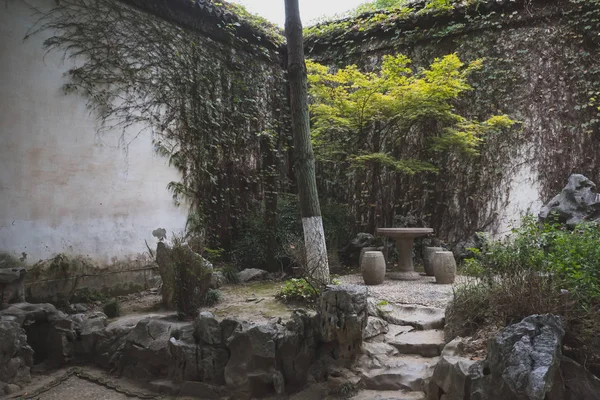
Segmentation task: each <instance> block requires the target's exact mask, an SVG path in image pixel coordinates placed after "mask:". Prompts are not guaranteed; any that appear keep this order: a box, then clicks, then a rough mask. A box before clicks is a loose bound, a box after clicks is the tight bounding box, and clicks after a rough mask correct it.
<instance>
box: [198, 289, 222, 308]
mask: <svg viewBox="0 0 600 400" xmlns="http://www.w3.org/2000/svg"><path fill="white" fill-rule="evenodd" d="M221 297H222V294H221V292H220V291H219V290H216V289H208V292H206V294H204V296H202V297H201V298H200V305H202V306H205V307H212V306H214V305H215V304H217V303H219V302H220V301H221Z"/></svg>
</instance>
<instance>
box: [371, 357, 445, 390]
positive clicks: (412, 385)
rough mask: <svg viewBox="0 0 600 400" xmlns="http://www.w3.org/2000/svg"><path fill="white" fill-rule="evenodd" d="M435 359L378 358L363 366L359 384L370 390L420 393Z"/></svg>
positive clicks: (431, 371)
mask: <svg viewBox="0 0 600 400" xmlns="http://www.w3.org/2000/svg"><path fill="white" fill-rule="evenodd" d="M436 362H437V358H423V357H417V356H400V357H393V356H387V357H385V356H379V357H376V358H375V359H371V360H370V363H369V364H368V365H365V364H363V366H362V367H363V368H362V369H361V370H360V377H361V384H362V385H364V388H365V389H370V390H405V391H420V390H422V383H423V381H424V380H426V379H429V378H430V377H431V376H432V374H433V369H434V367H435V364H436Z"/></svg>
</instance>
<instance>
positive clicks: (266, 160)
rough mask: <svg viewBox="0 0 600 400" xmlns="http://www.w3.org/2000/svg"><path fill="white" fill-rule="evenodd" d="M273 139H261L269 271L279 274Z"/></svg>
mask: <svg viewBox="0 0 600 400" xmlns="http://www.w3.org/2000/svg"><path fill="white" fill-rule="evenodd" d="M273 151H274V150H273V143H272V142H271V138H270V137H268V136H265V137H263V138H262V139H261V152H262V158H263V160H262V161H263V165H262V169H263V171H262V173H263V182H264V196H265V200H264V201H265V215H264V217H265V225H266V226H267V227H270V228H271V229H268V230H267V254H266V259H267V271H269V272H278V271H279V268H278V265H277V259H276V252H277V230H276V229H275V227H276V226H277V173H276V171H275V169H276V167H277V166H276V161H275V154H274V152H273Z"/></svg>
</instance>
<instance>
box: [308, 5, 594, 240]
mask: <svg viewBox="0 0 600 400" xmlns="http://www.w3.org/2000/svg"><path fill="white" fill-rule="evenodd" d="M416 8H418V6H417V7H416ZM599 26H600V2H598V1H595V0H587V1H586V0H555V1H514V2H513V1H511V2H495V1H489V2H488V1H478V2H468V5H464V4H463V5H456V6H455V7H454V8H453V9H452V10H447V11H445V12H438V13H423V12H419V11H418V10H417V9H415V10H413V11H412V12H410V13H401V12H395V13H394V12H387V13H386V12H384V13H380V14H368V15H363V16H361V17H359V18H358V19H355V20H351V19H350V20H344V21H341V22H334V23H330V24H326V25H321V26H318V27H315V28H311V29H309V30H308V31H307V34H308V35H307V40H306V47H307V50H308V56H309V57H311V58H313V59H315V60H316V61H319V62H321V63H325V64H328V65H331V66H343V65H348V64H357V65H359V66H360V67H361V68H364V69H367V70H370V69H374V68H376V67H377V66H378V65H379V64H380V62H381V59H382V56H383V55H385V54H397V53H403V54H406V55H408V56H409V57H410V58H411V59H412V60H413V67H414V68H418V67H419V66H427V65H429V64H430V63H431V62H432V61H433V60H434V58H436V57H440V56H443V55H446V54H449V53H453V52H456V53H457V54H458V55H459V57H460V58H461V59H463V60H464V61H472V60H475V59H478V58H483V59H484V61H483V68H482V69H481V70H478V71H476V72H475V73H473V75H472V77H471V85H472V86H473V87H474V90H473V91H472V92H471V93H469V94H468V95H466V96H463V98H462V100H461V101H460V102H459V103H458V104H456V107H457V109H458V110H459V111H460V112H461V114H462V115H465V116H468V117H471V118H479V119H481V120H483V119H485V118H487V117H489V115H492V114H494V113H506V114H508V115H509V116H510V117H511V118H513V119H516V120H519V121H520V122H521V125H520V129H514V130H512V131H511V132H510V133H508V134H503V135H501V136H493V137H488V138H487V140H486V143H485V144H484V146H483V147H482V149H481V150H482V152H481V155H480V156H479V157H477V158H474V159H473V158H470V159H457V158H456V157H450V156H438V157H437V158H435V159H430V161H432V162H434V163H435V164H437V165H439V166H440V172H439V174H437V175H436V174H426V173H423V174H418V175H415V176H413V177H408V176H401V175H400V176H398V177H397V178H396V179H395V180H393V182H394V184H393V185H390V186H389V187H386V188H385V190H384V191H383V195H382V198H381V200H380V202H379V203H378V204H377V205H376V207H372V206H370V207H369V205H363V207H362V208H361V200H360V194H359V193H358V190H359V189H354V187H353V186H352V185H350V186H349V185H346V189H340V188H335V190H336V194H337V196H338V197H343V198H346V199H349V200H350V202H351V203H353V206H354V209H355V210H356V212H357V214H358V215H359V216H360V217H364V216H365V215H366V214H368V213H369V212H375V213H377V217H378V224H379V225H380V226H383V225H386V226H389V225H391V224H394V223H396V224H398V223H407V222H410V221H408V220H410V218H407V217H408V216H411V215H413V216H414V217H415V218H413V222H414V221H418V220H423V221H422V222H421V223H427V224H430V225H432V226H433V227H434V228H435V229H436V231H437V232H438V234H439V235H440V236H441V237H442V238H444V239H447V240H449V241H457V240H460V239H464V238H466V237H467V236H469V235H470V234H472V233H474V232H476V231H482V230H486V231H491V232H494V233H505V232H506V231H507V230H508V226H509V224H510V223H511V220H518V218H519V214H520V213H523V212H526V211H527V209H528V208H531V211H533V212H536V211H537V209H539V207H540V205H541V204H542V203H543V202H545V201H547V200H549V199H550V198H551V197H552V196H553V194H555V192H556V191H558V190H560V189H561V188H562V187H563V186H564V184H565V182H566V180H567V177H568V176H569V175H570V174H571V173H573V172H578V173H583V174H585V175H586V176H588V177H589V178H591V179H592V180H595V181H596V182H598V183H600V165H599V164H600V160H599V158H598V156H597V155H598V154H600V153H599V150H600V132H599V120H600V117H599V115H600V113H599V112H600V109H598V106H599V105H600V95H599V93H600V62H598V60H600V48H599V42H600V41H599V39H600V36H598V33H599V32H600V29H599ZM418 136H419V135H415V138H414V139H413V142H412V143H407V144H406V155H407V156H414V155H415V154H421V152H422V149H423V148H422V144H421V143H420V140H419V137H418ZM422 156H423V157H428V155H427V154H425V153H423V154H422ZM367 179H368V178H367ZM321 187H322V190H323V191H327V190H329V189H328V187H327V186H326V184H325V182H323V181H321ZM356 187H358V188H360V186H358V185H357V186H356ZM340 191H341V193H340ZM364 220H365V218H363V221H364Z"/></svg>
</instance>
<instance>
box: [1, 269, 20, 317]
mask: <svg viewBox="0 0 600 400" xmlns="http://www.w3.org/2000/svg"><path fill="white" fill-rule="evenodd" d="M24 282H25V268H22V267H18V268H0V310H1V309H3V308H7V307H8V305H9V304H10V303H22V302H24V301H25V287H24Z"/></svg>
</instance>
